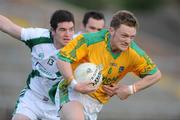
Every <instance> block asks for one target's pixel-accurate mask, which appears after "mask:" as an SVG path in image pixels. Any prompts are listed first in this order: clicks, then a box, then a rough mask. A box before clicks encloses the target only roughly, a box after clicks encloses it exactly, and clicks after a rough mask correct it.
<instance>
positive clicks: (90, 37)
mask: <svg viewBox="0 0 180 120" xmlns="http://www.w3.org/2000/svg"><path fill="white" fill-rule="evenodd" d="M107 33H109V31H108V30H106V29H103V30H101V31H99V32H94V33H86V34H83V37H84V38H85V39H86V41H87V42H88V45H91V44H95V43H98V42H102V41H104V40H105V37H106V34H107Z"/></svg>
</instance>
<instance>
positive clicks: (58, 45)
mask: <svg viewBox="0 0 180 120" xmlns="http://www.w3.org/2000/svg"><path fill="white" fill-rule="evenodd" d="M53 44H54V47H55V48H56V49H61V48H62V47H63V45H61V44H60V43H58V42H56V41H55V40H54V43H53Z"/></svg>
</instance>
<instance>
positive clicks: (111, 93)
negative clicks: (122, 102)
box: [103, 84, 118, 97]
mask: <svg viewBox="0 0 180 120" xmlns="http://www.w3.org/2000/svg"><path fill="white" fill-rule="evenodd" d="M103 89H104V91H105V92H106V94H107V95H108V96H109V97H112V96H114V95H115V94H116V90H117V89H118V85H115V84H113V85H103Z"/></svg>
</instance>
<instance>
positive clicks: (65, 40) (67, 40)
mask: <svg viewBox="0 0 180 120" xmlns="http://www.w3.org/2000/svg"><path fill="white" fill-rule="evenodd" d="M70 40H71V39H70V38H64V39H63V41H64V42H69V41H70Z"/></svg>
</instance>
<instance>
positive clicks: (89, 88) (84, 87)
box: [74, 81, 96, 94]
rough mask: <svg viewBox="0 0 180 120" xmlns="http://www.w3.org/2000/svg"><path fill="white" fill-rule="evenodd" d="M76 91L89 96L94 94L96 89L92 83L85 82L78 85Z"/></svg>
mask: <svg viewBox="0 0 180 120" xmlns="http://www.w3.org/2000/svg"><path fill="white" fill-rule="evenodd" d="M74 89H75V90H76V91H78V92H80V93H82V94H88V93H91V92H94V91H95V90H96V87H94V86H93V83H92V81H84V82H79V83H77V85H76V86H75V88H74Z"/></svg>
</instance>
